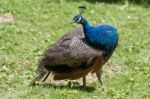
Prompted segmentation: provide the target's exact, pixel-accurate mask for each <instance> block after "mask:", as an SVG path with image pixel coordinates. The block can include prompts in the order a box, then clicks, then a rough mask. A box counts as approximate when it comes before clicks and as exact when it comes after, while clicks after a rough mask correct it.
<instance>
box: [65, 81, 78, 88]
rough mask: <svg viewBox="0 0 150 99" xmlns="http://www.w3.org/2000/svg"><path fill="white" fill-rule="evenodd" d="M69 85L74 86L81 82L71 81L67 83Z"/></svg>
mask: <svg viewBox="0 0 150 99" xmlns="http://www.w3.org/2000/svg"><path fill="white" fill-rule="evenodd" d="M67 85H68V86H69V87H72V86H74V85H80V83H79V82H78V81H69V82H68V84H67Z"/></svg>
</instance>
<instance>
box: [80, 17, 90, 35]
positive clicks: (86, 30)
mask: <svg viewBox="0 0 150 99" xmlns="http://www.w3.org/2000/svg"><path fill="white" fill-rule="evenodd" d="M82 26H83V30H84V33H85V34H87V32H88V30H89V28H90V24H89V22H88V21H87V20H86V19H83V21H82Z"/></svg>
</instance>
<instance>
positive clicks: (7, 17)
mask: <svg viewBox="0 0 150 99" xmlns="http://www.w3.org/2000/svg"><path fill="white" fill-rule="evenodd" d="M13 21H14V16H13V15H12V14H11V13H5V14H0V23H10V22H13Z"/></svg>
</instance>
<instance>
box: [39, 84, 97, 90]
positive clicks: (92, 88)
mask: <svg viewBox="0 0 150 99" xmlns="http://www.w3.org/2000/svg"><path fill="white" fill-rule="evenodd" d="M39 86H42V87H46V88H47V87H50V88H54V89H68V90H79V91H85V92H93V91H94V90H95V88H94V87H93V86H80V85H79V86H72V87H71V86H67V85H66V86H65V85H59V86H58V85H53V84H48V83H47V84H41V85H39Z"/></svg>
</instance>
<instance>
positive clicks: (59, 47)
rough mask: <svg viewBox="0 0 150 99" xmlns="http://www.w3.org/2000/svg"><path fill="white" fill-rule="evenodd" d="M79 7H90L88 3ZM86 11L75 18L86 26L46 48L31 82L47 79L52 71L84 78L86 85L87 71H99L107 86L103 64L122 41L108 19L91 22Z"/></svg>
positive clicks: (60, 77)
mask: <svg viewBox="0 0 150 99" xmlns="http://www.w3.org/2000/svg"><path fill="white" fill-rule="evenodd" d="M79 8H80V9H81V10H82V11H83V10H84V9H86V7H85V6H80V7H79ZM82 11H80V13H79V14H78V15H76V16H75V17H74V18H73V20H72V23H77V24H81V25H82V27H81V28H77V29H74V30H72V31H70V32H68V33H66V34H65V35H64V36H63V37H61V38H60V39H59V40H58V41H57V42H56V43H55V44H53V45H51V46H50V47H49V48H48V49H47V50H46V51H45V52H44V54H43V55H42V58H41V59H40V60H39V65H38V68H37V75H36V76H35V77H34V79H33V80H32V81H31V85H35V84H36V83H38V82H39V81H42V82H43V81H45V80H46V79H47V77H48V76H49V75H50V74H51V75H53V79H54V80H64V79H69V80H74V79H79V78H83V86H86V75H87V74H88V73H96V76H97V78H98V80H99V82H100V84H101V85H102V86H103V82H102V80H101V76H102V66H103V65H104V64H105V63H106V62H107V60H108V59H109V58H110V57H111V56H112V54H113V52H114V50H115V48H116V47H117V45H118V33H117V29H116V28H115V27H114V26H112V25H109V24H104V23H102V24H99V25H96V26H91V25H90V24H89V22H88V21H87V19H86V18H84V17H83V15H82Z"/></svg>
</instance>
